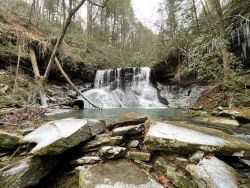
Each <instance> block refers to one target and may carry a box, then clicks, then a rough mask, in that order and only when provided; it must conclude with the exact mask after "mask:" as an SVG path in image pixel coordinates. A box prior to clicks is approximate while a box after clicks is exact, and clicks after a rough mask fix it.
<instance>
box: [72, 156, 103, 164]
mask: <svg viewBox="0 0 250 188" xmlns="http://www.w3.org/2000/svg"><path fill="white" fill-rule="evenodd" d="M100 161H101V159H100V157H95V156H85V157H81V158H79V159H75V160H73V161H71V162H70V164H72V165H82V164H95V163H98V162H100Z"/></svg>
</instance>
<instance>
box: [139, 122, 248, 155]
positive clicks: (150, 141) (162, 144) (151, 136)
mask: <svg viewBox="0 0 250 188" xmlns="http://www.w3.org/2000/svg"><path fill="white" fill-rule="evenodd" d="M147 124H149V130H148V132H147V133H146V136H145V139H144V145H145V147H146V149H148V150H151V151H152V150H163V151H165V152H171V153H183V152H186V153H188V152H195V151H197V150H201V151H204V152H207V153H215V154H219V155H229V156H231V155H232V156H239V157H250V144H249V143H247V142H245V141H243V140H240V139H238V138H235V137H233V136H231V135H229V134H226V133H224V132H222V131H219V130H215V129H211V128H205V127H198V126H195V125H190V124H188V123H185V122H147Z"/></svg>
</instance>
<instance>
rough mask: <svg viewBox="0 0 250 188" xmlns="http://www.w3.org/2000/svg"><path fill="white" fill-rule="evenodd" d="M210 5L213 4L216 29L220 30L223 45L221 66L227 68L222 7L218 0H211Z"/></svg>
mask: <svg viewBox="0 0 250 188" xmlns="http://www.w3.org/2000/svg"><path fill="white" fill-rule="evenodd" d="M212 6H213V9H214V10H215V15H216V18H217V24H218V29H219V32H220V38H221V39H222V41H223V45H222V47H221V55H222V59H223V66H224V68H225V69H227V68H228V67H229V58H228V50H227V45H226V43H225V42H224V41H225V26H224V20H223V14H222V8H221V4H220V0H212Z"/></svg>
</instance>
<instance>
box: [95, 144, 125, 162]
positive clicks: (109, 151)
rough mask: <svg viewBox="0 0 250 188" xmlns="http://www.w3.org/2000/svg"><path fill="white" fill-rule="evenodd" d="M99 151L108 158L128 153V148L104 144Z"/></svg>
mask: <svg viewBox="0 0 250 188" xmlns="http://www.w3.org/2000/svg"><path fill="white" fill-rule="evenodd" d="M99 153H100V155H101V156H102V157H105V158H107V159H115V158H119V157H123V156H124V155H126V153H127V148H124V147H119V146H103V147H101V149H100V150H99Z"/></svg>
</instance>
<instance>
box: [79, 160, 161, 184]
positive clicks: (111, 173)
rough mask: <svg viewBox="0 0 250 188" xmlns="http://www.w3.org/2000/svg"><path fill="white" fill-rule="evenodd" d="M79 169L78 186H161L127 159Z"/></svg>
mask: <svg viewBox="0 0 250 188" xmlns="http://www.w3.org/2000/svg"><path fill="white" fill-rule="evenodd" d="M78 169H79V171H80V172H79V176H80V177H79V179H80V180H79V184H80V188H86V187H88V188H95V187H120V188H135V187H143V188H152V187H153V188H163V186H162V185H160V184H159V183H157V182H156V181H155V180H154V179H152V178H151V177H150V176H149V175H148V174H147V173H146V172H145V171H143V170H141V169H140V168H138V167H137V166H135V165H134V164H132V163H130V162H129V161H128V160H115V161H109V162H106V163H100V164H98V165H95V166H93V167H90V168H88V169H86V168H84V167H82V168H78Z"/></svg>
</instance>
